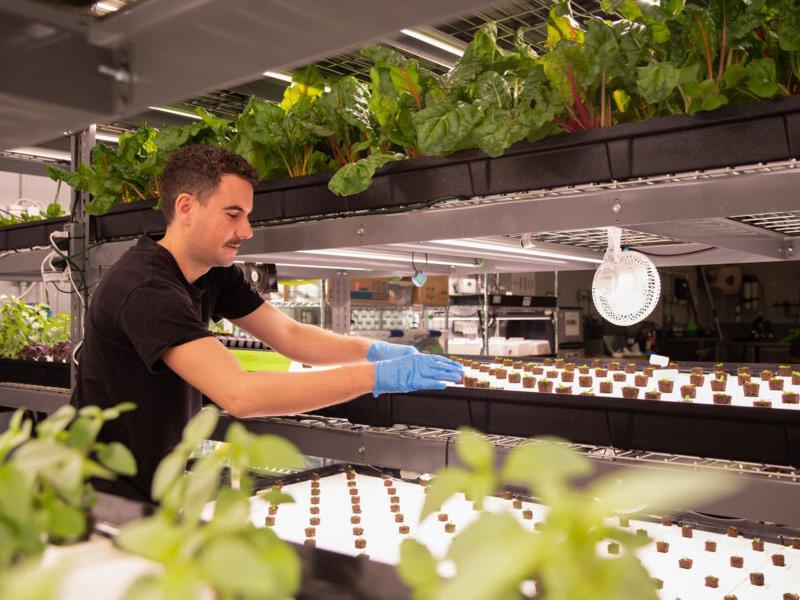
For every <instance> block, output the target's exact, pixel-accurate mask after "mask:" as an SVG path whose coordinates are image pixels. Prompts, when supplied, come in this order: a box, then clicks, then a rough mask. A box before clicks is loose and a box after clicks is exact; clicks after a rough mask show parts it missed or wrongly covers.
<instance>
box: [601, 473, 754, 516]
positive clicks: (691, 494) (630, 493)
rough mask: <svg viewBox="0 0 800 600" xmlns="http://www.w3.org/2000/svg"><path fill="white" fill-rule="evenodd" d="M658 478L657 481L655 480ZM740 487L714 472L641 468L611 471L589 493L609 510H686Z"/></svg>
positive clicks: (734, 480)
mask: <svg viewBox="0 0 800 600" xmlns="http://www.w3.org/2000/svg"><path fill="white" fill-rule="evenodd" d="M656 482H658V483H656ZM738 487H739V483H738V482H737V480H736V477H734V476H732V475H729V474H727V473H721V472H720V473H717V472H710V471H709V472H686V473H684V472H669V471H664V472H661V471H652V470H642V471H641V472H635V473H626V474H625V475H624V477H623V476H620V475H619V474H613V475H612V476H609V477H606V478H604V479H602V480H600V481H598V482H596V483H594V484H593V485H592V487H591V489H590V490H589V494H590V495H591V496H593V497H594V498H596V501H597V503H598V505H599V506H601V507H603V508H604V509H605V510H607V511H608V512H609V513H611V514H613V513H619V512H622V513H627V512H642V511H646V512H647V513H648V514H659V513H662V512H665V511H670V510H676V509H683V510H688V509H692V508H695V507H698V506H700V505H702V503H703V502H705V501H707V500H709V499H712V498H718V497H721V496H726V495H728V494H730V493H732V492H734V491H735V490H736V489H737V488H738Z"/></svg>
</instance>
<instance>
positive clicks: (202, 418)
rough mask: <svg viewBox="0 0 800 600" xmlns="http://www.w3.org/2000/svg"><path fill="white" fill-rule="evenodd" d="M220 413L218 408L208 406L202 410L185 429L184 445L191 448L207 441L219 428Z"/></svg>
mask: <svg viewBox="0 0 800 600" xmlns="http://www.w3.org/2000/svg"><path fill="white" fill-rule="evenodd" d="M217 419H218V412H217V409H216V408H213V407H211V406H208V407H206V408H204V409H202V410H201V411H200V412H199V413H197V414H196V415H195V416H194V417H192V419H191V421H189V423H188V424H187V425H186V427H185V428H184V429H183V438H182V443H183V444H185V445H186V446H189V447H190V448H193V447H195V446H197V444H199V443H200V442H202V441H205V440H207V439H208V438H209V437H210V436H211V434H212V433H213V432H214V428H215V427H216V426H217Z"/></svg>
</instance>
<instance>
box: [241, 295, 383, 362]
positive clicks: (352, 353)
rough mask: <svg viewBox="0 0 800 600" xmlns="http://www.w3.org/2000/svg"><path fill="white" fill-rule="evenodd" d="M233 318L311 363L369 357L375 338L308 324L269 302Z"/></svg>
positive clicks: (276, 347) (290, 354) (280, 349)
mask: <svg viewBox="0 0 800 600" xmlns="http://www.w3.org/2000/svg"><path fill="white" fill-rule="evenodd" d="M232 322H233V323H234V324H235V325H236V326H237V327H240V328H242V329H244V330H245V331H247V332H248V333H250V334H251V335H253V336H254V337H256V338H258V339H259V340H261V341H262V342H264V343H265V344H267V345H269V346H270V348H272V349H273V350H276V351H277V352H280V353H281V354H283V355H284V356H286V357H288V358H291V359H292V360H296V361H298V362H303V363H307V364H310V365H341V364H346V363H354V362H363V361H365V360H367V352H369V348H370V346H371V345H372V343H373V340H370V339H367V338H361V337H350V336H345V335H339V334H336V333H332V332H330V331H325V330H324V329H322V328H320V327H315V326H313V325H304V324H302V323H298V322H297V321H295V320H293V319H290V318H289V317H287V316H286V315H285V314H283V313H282V312H281V311H279V310H278V309H277V308H275V307H273V306H272V305H270V304H269V303H266V302H265V303H264V304H262V305H261V306H260V307H258V308H257V309H256V310H254V311H253V312H251V313H250V314H249V315H246V316H244V317H242V318H240V319H233V320H232Z"/></svg>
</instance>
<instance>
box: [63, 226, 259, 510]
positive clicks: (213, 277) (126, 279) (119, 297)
mask: <svg viewBox="0 0 800 600" xmlns="http://www.w3.org/2000/svg"><path fill="white" fill-rule="evenodd" d="M262 303H263V300H262V299H261V297H260V296H259V295H258V294H257V293H256V292H255V291H254V290H253V288H252V287H251V286H250V284H249V283H248V282H247V280H246V279H245V277H244V275H243V274H242V272H241V270H240V269H239V268H238V267H236V266H231V267H227V268H223V267H215V268H212V269H211V270H210V271H209V272H208V273H206V274H205V275H203V276H202V277H200V278H199V279H198V280H197V281H196V282H195V283H194V284H190V283H189V282H188V281H187V280H186V278H185V277H184V276H183V273H182V272H181V270H180V268H179V267H178V263H177V262H175V259H174V258H173V256H172V254H170V252H169V251H168V250H167V249H166V248H164V247H163V246H161V245H159V244H157V243H156V242H155V241H154V240H152V239H151V238H150V237H148V236H144V237H142V238H141V239H140V240H139V242H138V243H137V244H136V245H135V246H134V247H133V248H131V249H130V250H128V251H127V252H126V253H125V254H124V255H123V256H122V257H121V258H120V259H119V261H117V263H116V264H114V266H113V267H112V268H111V269H110V270H109V271H108V272H107V273H104V274H103V276H102V277H101V280H100V284H99V285H98V286H97V290H96V291H95V293H94V295H93V297H92V300H91V303H90V305H89V309H88V313H87V315H86V323H85V332H84V340H83V349H82V350H81V353H80V366H79V367H78V379H77V383H76V386H75V389H74V390H73V393H72V404H73V405H74V406H76V407H81V406H87V405H91V404H94V405H97V406H100V407H103V408H107V407H110V406H114V405H116V404H119V403H120V402H133V403H135V404H136V406H137V409H136V410H134V411H131V412H128V413H124V414H123V415H122V416H121V417H120V418H119V419H117V420H115V421H110V422H108V423H106V424H105V425H104V427H103V429H102V431H101V433H100V436H99V439H100V440H101V441H104V442H112V441H117V442H121V443H122V444H124V445H125V446H127V447H128V448H129V449H130V450H131V452H133V454H134V456H135V457H136V462H137V465H138V473H137V475H136V477H133V478H120V480H118V481H117V482H115V483H113V484H107V483H105V482H102V481H98V482H97V485H96V487H97V488H98V489H102V490H103V491H110V492H113V493H117V494H121V495H125V496H129V497H133V498H136V499H148V498H149V497H150V485H151V482H152V478H153V474H154V472H155V469H156V467H157V466H158V463H159V462H160V461H161V459H162V458H164V456H165V455H166V454H168V453H169V452H170V451H171V450H172V449H173V448H174V447H175V445H176V444H177V443H178V441H180V438H181V432H182V430H183V428H184V426H185V425H186V423H187V422H188V421H189V419H191V418H192V417H193V416H194V415H195V414H196V413H197V412H198V411H199V410H200V407H201V402H202V395H201V394H200V392H199V391H198V390H197V389H195V388H194V387H192V386H191V385H189V384H188V383H186V382H185V381H184V380H183V379H181V378H180V377H178V375H176V374H175V373H174V372H173V371H172V370H170V369H169V368H168V367H167V366H166V364H165V363H164V362H163V361H162V360H161V356H162V355H163V354H164V352H165V351H166V350H168V349H169V348H171V347H173V346H179V345H181V344H184V343H186V342H191V341H192V340H196V339H199V338H202V337H206V336H210V335H211V333H210V332H209V330H208V322H209V319H210V318H213V319H215V320H216V319H219V318H221V317H225V318H228V319H236V318H239V317H243V316H245V315H248V314H250V313H251V312H253V311H254V310H255V309H257V308H258V307H259V306H261V304H262Z"/></svg>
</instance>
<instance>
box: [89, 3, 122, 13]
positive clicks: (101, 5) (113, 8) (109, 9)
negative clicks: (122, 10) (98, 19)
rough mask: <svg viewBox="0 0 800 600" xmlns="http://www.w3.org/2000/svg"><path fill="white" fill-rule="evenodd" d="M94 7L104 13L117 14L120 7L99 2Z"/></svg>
mask: <svg viewBox="0 0 800 600" xmlns="http://www.w3.org/2000/svg"><path fill="white" fill-rule="evenodd" d="M94 7H95V8H96V9H97V10H102V11H104V12H116V11H117V10H119V7H118V6H114V5H113V4H110V3H108V2H98V3H97V4H95V5H94Z"/></svg>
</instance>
